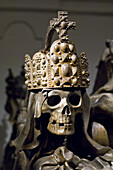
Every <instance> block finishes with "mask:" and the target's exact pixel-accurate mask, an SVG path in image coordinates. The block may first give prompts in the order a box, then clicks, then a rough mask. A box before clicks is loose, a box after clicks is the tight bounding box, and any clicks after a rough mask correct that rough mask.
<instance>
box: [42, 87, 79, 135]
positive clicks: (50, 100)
mask: <svg viewBox="0 0 113 170" xmlns="http://www.w3.org/2000/svg"><path fill="white" fill-rule="evenodd" d="M81 104H82V96H81V91H80V90H75V91H69V90H68V91H63V90H51V91H49V92H48V95H47V98H46V100H45V102H44V103H43V105H42V113H50V118H49V123H48V127H47V129H48V130H49V131H50V132H51V133H53V134H56V135H72V134H74V133H75V126H74V125H75V115H76V114H77V113H78V111H79V108H80V106H81Z"/></svg>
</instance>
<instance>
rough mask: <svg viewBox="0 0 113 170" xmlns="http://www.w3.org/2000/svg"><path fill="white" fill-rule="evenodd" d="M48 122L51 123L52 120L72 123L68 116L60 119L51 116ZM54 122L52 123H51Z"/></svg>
mask: <svg viewBox="0 0 113 170" xmlns="http://www.w3.org/2000/svg"><path fill="white" fill-rule="evenodd" d="M50 122H51V123H53V122H56V123H57V124H59V123H64V124H69V123H72V121H71V120H70V118H69V117H67V118H62V119H57V120H56V119H53V118H50ZM53 124H54V123H53Z"/></svg>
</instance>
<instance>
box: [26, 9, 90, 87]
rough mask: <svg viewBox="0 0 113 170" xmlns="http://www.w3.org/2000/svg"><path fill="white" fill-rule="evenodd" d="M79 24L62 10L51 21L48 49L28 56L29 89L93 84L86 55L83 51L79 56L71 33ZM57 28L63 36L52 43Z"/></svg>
mask: <svg viewBox="0 0 113 170" xmlns="http://www.w3.org/2000/svg"><path fill="white" fill-rule="evenodd" d="M75 27H76V24H75V22H70V21H68V13H67V12H66V11H59V12H58V18H53V19H52V20H51V21H50V26H49V27H48V32H47V36H46V43H45V49H43V50H40V51H39V52H37V53H35V54H34V55H33V57H32V59H31V57H30V56H29V55H28V54H26V55H25V71H26V74H25V78H26V81H25V84H26V86H27V88H28V90H34V89H42V88H63V87H84V88H87V87H88V86H89V82H90V80H89V78H88V77H89V72H88V63H87V57H86V54H85V53H84V52H82V53H81V54H80V57H78V55H77V52H76V48H75V45H74V43H73V42H72V41H69V38H68V34H67V32H68V30H69V29H71V28H73V29H75ZM54 31H57V33H58V36H59V39H58V40H56V41H54V42H53V43H52V45H51V39H52V35H53V33H54Z"/></svg>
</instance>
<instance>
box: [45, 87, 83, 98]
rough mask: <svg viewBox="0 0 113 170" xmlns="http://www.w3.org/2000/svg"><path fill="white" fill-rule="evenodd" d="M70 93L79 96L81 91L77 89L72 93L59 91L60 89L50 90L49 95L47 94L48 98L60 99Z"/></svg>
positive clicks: (70, 91)
mask: <svg viewBox="0 0 113 170" xmlns="http://www.w3.org/2000/svg"><path fill="white" fill-rule="evenodd" d="M70 93H77V94H78V95H81V90H78V89H74V90H73V91H72V90H71V89H70V90H65V91H64V90H61V89H57V90H56V89H55V90H51V91H50V92H49V93H48V97H49V96H52V95H60V96H61V97H67V96H68V95H69V94H70Z"/></svg>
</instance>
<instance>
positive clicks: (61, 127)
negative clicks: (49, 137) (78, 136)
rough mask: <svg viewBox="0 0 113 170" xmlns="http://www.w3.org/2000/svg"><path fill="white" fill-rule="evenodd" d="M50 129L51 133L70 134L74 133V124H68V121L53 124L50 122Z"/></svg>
mask: <svg viewBox="0 0 113 170" xmlns="http://www.w3.org/2000/svg"><path fill="white" fill-rule="evenodd" d="M48 130H49V131H50V132H51V133H54V134H57V135H70V134H74V132H75V130H74V124H73V123H70V124H66V123H56V124H52V123H50V122H49V124H48Z"/></svg>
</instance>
